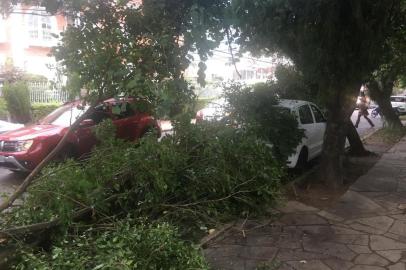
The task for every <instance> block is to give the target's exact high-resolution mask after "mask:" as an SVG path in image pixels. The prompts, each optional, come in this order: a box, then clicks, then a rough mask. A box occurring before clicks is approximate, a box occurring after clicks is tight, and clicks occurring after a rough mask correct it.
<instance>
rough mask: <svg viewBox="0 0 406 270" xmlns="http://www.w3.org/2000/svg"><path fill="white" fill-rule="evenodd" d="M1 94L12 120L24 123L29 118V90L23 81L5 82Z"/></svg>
mask: <svg viewBox="0 0 406 270" xmlns="http://www.w3.org/2000/svg"><path fill="white" fill-rule="evenodd" d="M3 96H4V99H5V100H6V102H7V110H8V111H9V112H10V116H11V120H12V121H14V122H18V123H23V124H25V123H28V122H29V121H30V120H31V112H30V109H31V102H30V92H29V90H28V86H27V84H26V83H25V82H23V81H17V82H14V83H6V84H5V85H4V87H3Z"/></svg>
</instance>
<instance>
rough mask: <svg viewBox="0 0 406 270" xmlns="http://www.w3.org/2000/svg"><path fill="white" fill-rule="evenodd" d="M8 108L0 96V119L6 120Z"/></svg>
mask: <svg viewBox="0 0 406 270" xmlns="http://www.w3.org/2000/svg"><path fill="white" fill-rule="evenodd" d="M7 116H8V110H7V102H6V101H5V100H4V98H0V119H1V120H6V121H7V120H8V119H7Z"/></svg>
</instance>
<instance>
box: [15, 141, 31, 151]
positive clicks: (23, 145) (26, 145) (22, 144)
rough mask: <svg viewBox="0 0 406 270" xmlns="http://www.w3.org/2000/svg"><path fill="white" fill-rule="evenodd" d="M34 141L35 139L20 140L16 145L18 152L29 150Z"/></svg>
mask: <svg viewBox="0 0 406 270" xmlns="http://www.w3.org/2000/svg"><path fill="white" fill-rule="evenodd" d="M33 142H34V141H33V140H27V141H18V142H17V145H16V150H17V152H21V151H27V150H28V149H30V147H31V145H32V144H33Z"/></svg>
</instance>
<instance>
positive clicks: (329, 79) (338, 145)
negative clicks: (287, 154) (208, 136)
mask: <svg viewBox="0 0 406 270" xmlns="http://www.w3.org/2000/svg"><path fill="white" fill-rule="evenodd" d="M402 1H403V0H384V1H370V0H334V1H324V0H286V1H280V0H257V1H245V0H235V1H231V7H232V13H233V15H234V16H233V19H234V20H233V25H234V27H235V29H236V32H235V34H234V39H235V40H236V41H237V42H238V43H239V44H240V45H241V48H242V49H243V50H248V51H250V52H255V53H257V54H270V53H275V52H278V53H281V54H283V55H285V56H287V57H288V58H290V59H291V60H292V62H293V63H294V64H295V66H296V67H297V69H298V70H300V71H301V72H302V73H303V75H304V77H305V78H306V80H307V81H311V82H313V83H314V84H316V85H317V87H318V88H319V89H320V90H321V91H323V92H325V93H326V94H325V96H326V99H325V100H326V102H325V104H326V109H327V111H328V119H327V125H326V133H325V136H324V144H323V152H322V155H323V158H322V161H321V166H320V170H321V173H320V176H321V177H322V178H323V179H324V180H325V181H326V183H328V184H329V185H330V186H332V187H337V186H338V185H340V184H342V181H343V171H344V170H343V166H342V160H343V158H342V157H341V156H342V155H343V154H344V152H345V151H344V147H345V136H346V135H347V133H348V132H347V130H348V128H347V127H348V125H347V123H348V121H349V120H350V116H351V114H352V112H353V109H354V104H355V101H356V96H357V94H358V92H359V89H360V87H361V85H362V83H363V82H364V81H365V80H366V79H367V78H368V77H369V75H370V74H371V72H372V71H373V70H374V69H376V67H377V66H379V65H380V64H381V62H382V58H381V56H382V54H383V53H384V52H385V50H387V44H386V43H385V41H386V40H387V39H388V38H389V37H390V36H391V35H393V33H394V29H395V28H396V27H398V26H399V23H398V20H397V18H402V17H403V18H404V17H405V16H404V13H403V14H402V11H401V9H400V4H401V2H402Z"/></svg>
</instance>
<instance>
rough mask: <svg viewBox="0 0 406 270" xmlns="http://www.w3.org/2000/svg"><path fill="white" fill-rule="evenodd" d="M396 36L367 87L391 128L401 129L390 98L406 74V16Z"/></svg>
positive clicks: (405, 5) (405, 4) (405, 8)
mask: <svg viewBox="0 0 406 270" xmlns="http://www.w3.org/2000/svg"><path fill="white" fill-rule="evenodd" d="M401 12H402V14H405V13H406V1H402V3H401ZM395 19H396V20H397V23H396V28H395V31H394V34H393V35H392V36H391V37H390V38H389V39H388V40H387V41H386V43H387V50H386V51H385V52H384V53H383V55H382V59H383V64H382V65H381V66H380V67H379V68H377V69H376V70H375V71H374V72H373V74H372V76H371V77H370V79H369V81H368V83H367V85H368V89H369V92H370V94H371V97H372V98H373V99H374V100H376V102H377V103H378V105H379V107H380V108H381V111H382V113H383V115H384V117H385V121H386V122H387V124H388V127H389V128H395V129H396V128H401V127H402V126H403V125H402V122H401V121H400V119H399V116H398V115H397V114H396V113H395V111H394V110H393V109H392V106H391V102H390V97H391V95H392V92H393V87H394V85H395V83H396V81H397V80H398V79H400V78H401V77H402V76H404V75H405V74H406V16H405V15H403V16H399V17H397V18H395Z"/></svg>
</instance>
